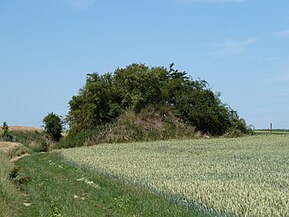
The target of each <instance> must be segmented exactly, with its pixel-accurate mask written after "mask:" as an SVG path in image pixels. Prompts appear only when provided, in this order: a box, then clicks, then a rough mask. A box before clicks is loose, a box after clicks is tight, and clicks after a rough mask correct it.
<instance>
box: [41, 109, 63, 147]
mask: <svg viewBox="0 0 289 217" xmlns="http://www.w3.org/2000/svg"><path fill="white" fill-rule="evenodd" d="M43 124H44V125H43V126H44V129H45V132H46V133H47V134H48V135H49V136H50V137H51V139H52V140H53V141H55V142H57V141H59V140H60V138H61V132H62V129H63V121H62V120H61V117H60V116H58V115H57V114H54V113H53V112H52V113H48V115H46V116H45V117H44V119H43Z"/></svg>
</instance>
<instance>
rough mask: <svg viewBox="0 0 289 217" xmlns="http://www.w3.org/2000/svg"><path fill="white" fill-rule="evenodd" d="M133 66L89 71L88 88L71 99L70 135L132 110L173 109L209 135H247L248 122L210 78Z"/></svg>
mask: <svg viewBox="0 0 289 217" xmlns="http://www.w3.org/2000/svg"><path fill="white" fill-rule="evenodd" d="M173 66H174V65H173V64H171V65H170V67H169V68H165V67H147V66H146V65H144V64H132V65H129V66H127V67H125V68H118V69H116V70H115V72H114V73H106V74H103V75H100V74H97V73H93V74H88V75H87V80H86V84H85V86H84V87H83V88H82V89H80V91H79V94H78V95H77V96H73V98H72V99H71V101H70V102H69V106H70V111H69V113H68V115H67V120H68V123H69V125H70V133H71V134H77V133H78V132H81V131H84V130H87V129H93V128H95V127H97V126H100V125H104V124H107V123H111V122H113V121H115V120H116V119H117V118H118V117H119V115H120V114H121V113H123V112H124V111H127V110H134V111H135V112H136V113H138V112H140V111H141V110H142V109H144V108H146V107H147V106H154V105H156V106H158V107H160V106H164V107H168V108H169V109H170V110H171V111H172V112H173V113H174V114H175V116H176V117H178V118H180V119H182V120H183V121H184V122H185V123H187V124H190V125H192V126H194V127H196V129H197V130H199V131H202V132H203V133H210V134H212V135H222V134H224V133H226V132H227V131H229V130H238V131H240V132H243V133H246V132H247V127H246V124H245V121H244V120H243V119H240V118H239V117H238V115H237V112H236V111H234V110H232V109H231V108H230V107H229V106H227V105H225V104H223V103H222V102H221V100H220V95H219V94H216V93H214V92H213V91H212V90H211V89H210V88H209V86H208V83H207V82H206V81H205V80H200V79H199V80H193V79H192V78H190V77H189V76H188V74H187V73H186V72H182V71H178V70H175V69H174V68H173Z"/></svg>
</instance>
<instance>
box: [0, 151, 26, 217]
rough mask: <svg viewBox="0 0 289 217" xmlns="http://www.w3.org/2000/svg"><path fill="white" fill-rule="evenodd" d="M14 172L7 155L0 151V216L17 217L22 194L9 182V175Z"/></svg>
mask: <svg viewBox="0 0 289 217" xmlns="http://www.w3.org/2000/svg"><path fill="white" fill-rule="evenodd" d="M13 170H14V167H13V164H12V163H11V162H10V161H9V158H8V157H7V155H5V154H4V153H3V152H1V151H0V216H1V217H2V216H3V217H4V216H5V217H6V216H9V217H13V216H18V210H19V208H20V206H19V205H20V204H21V200H22V198H21V197H22V196H21V195H22V194H21V192H20V191H19V190H18V189H17V188H16V186H15V185H14V184H13V182H12V181H11V178H10V176H9V173H10V172H12V171H13Z"/></svg>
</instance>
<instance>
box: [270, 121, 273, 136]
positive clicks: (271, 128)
mask: <svg viewBox="0 0 289 217" xmlns="http://www.w3.org/2000/svg"><path fill="white" fill-rule="evenodd" d="M272 130H273V124H272V123H270V134H272Z"/></svg>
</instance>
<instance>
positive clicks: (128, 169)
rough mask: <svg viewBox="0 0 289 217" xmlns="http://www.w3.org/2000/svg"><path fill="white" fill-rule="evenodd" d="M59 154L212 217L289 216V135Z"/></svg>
mask: <svg viewBox="0 0 289 217" xmlns="http://www.w3.org/2000/svg"><path fill="white" fill-rule="evenodd" d="M60 151H61V153H62V156H63V157H64V158H65V159H66V160H67V161H70V162H72V163H76V164H79V165H83V166H85V167H88V168H90V169H93V170H96V171H99V172H102V173H104V174H108V175H110V176H115V177H118V178H119V179H121V180H123V181H125V182H127V183H130V184H133V185H141V186H145V187H147V188H148V189H150V190H152V191H155V192H158V193H159V194H161V195H163V196H164V197H166V198H168V199H170V200H174V201H176V202H178V203H182V204H184V205H186V206H189V207H193V208H195V209H198V210H201V211H203V212H205V213H208V214H211V215H214V216H262V217H263V216H289V135H258V136H251V137H242V138H234V139H224V138H218V139H200V140H183V141H173V140H172V141H158V142H144V143H127V144H103V145H98V146H91V147H80V148H74V149H66V150H60Z"/></svg>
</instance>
